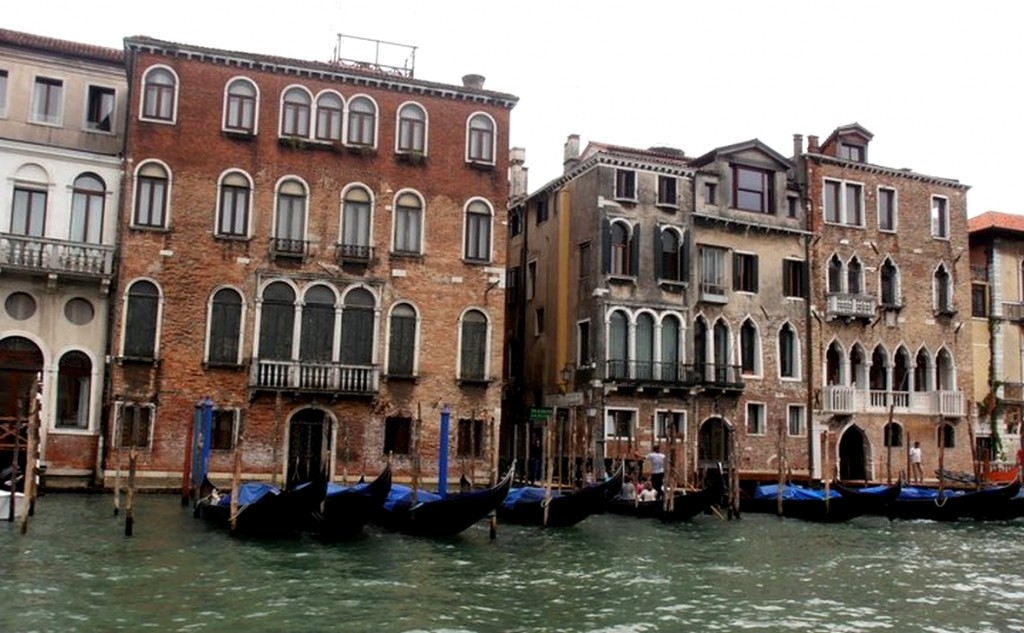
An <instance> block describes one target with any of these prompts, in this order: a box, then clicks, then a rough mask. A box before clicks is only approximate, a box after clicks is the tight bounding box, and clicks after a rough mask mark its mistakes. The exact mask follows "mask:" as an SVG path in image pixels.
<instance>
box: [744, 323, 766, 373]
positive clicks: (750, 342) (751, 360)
mask: <svg viewBox="0 0 1024 633" xmlns="http://www.w3.org/2000/svg"><path fill="white" fill-rule="evenodd" d="M760 345H761V337H760V336H758V334H757V327H756V326H755V325H754V322H753V321H751V320H750V319H747V320H745V321H744V322H743V325H742V326H740V368H741V370H742V371H743V373H744V374H745V375H755V374H759V373H761V372H760V371H759V370H760V363H759V359H760V356H761V353H760V349H759V348H760Z"/></svg>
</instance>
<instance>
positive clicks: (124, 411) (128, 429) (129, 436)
mask: <svg viewBox="0 0 1024 633" xmlns="http://www.w3.org/2000/svg"><path fill="white" fill-rule="evenodd" d="M119 404H120V405H121V406H120V407H119V409H120V413H121V418H120V421H121V437H120V445H121V447H122V448H132V447H137V448H149V437H150V434H151V432H152V429H153V410H154V405H152V404H136V403H128V402H122V403H119Z"/></svg>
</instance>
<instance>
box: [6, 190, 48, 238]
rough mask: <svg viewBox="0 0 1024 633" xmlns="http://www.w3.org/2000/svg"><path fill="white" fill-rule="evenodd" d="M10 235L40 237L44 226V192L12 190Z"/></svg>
mask: <svg viewBox="0 0 1024 633" xmlns="http://www.w3.org/2000/svg"><path fill="white" fill-rule="evenodd" d="M11 211H12V213H11V233H13V234H14V235H27V236H30V237H42V236H43V231H44V230H45V225H46V192H45V191H36V190H35V189H22V188H21V187H15V188H14V206H13V208H12V209H11Z"/></svg>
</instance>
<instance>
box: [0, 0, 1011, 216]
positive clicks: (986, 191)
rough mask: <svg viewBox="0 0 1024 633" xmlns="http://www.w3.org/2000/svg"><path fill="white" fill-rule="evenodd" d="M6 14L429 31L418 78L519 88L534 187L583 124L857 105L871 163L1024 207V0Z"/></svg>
mask: <svg viewBox="0 0 1024 633" xmlns="http://www.w3.org/2000/svg"><path fill="white" fill-rule="evenodd" d="M271 7H274V8H271ZM3 13H4V15H3V21H2V26H3V27H4V28H9V29H14V30H19V31H27V32H30V33H36V34H40V35H47V36H51V37H58V38H63V39H71V40H75V41H80V42H87V43H90V44H99V45H104V46H110V47H115V48H120V47H121V46H122V39H123V38H124V37H125V36H128V35H148V36H151V37H156V38H160V39H166V40H172V41H177V42H182V43H187V44H196V45H202V46H209V47H216V48H225V49H232V50H239V51H246V52H254V53H263V54H271V55H281V56H287V57H296V58H300V59H309V60H318V61H326V60H328V59H330V57H331V55H332V52H333V49H334V45H335V42H336V34H337V33H339V32H341V33H345V34H348V35H358V36H363V37H369V38H374V39H380V40H387V41H393V42H400V43H403V44H408V45H411V46H415V47H417V51H416V77H418V78H420V79H425V80H429V81H440V82H445V83H455V84H459V83H461V77H462V75H464V74H467V73H478V74H481V75H484V76H485V77H486V78H487V82H486V84H485V87H486V88H489V89H492V90H497V91H500V92H507V93H512V94H514V95H517V96H518V97H519V98H520V101H519V105H517V106H516V108H515V109H514V110H513V113H512V130H511V138H510V140H511V144H512V145H513V146H516V147H524V148H526V159H527V166H528V167H529V168H530V189H531V190H534V189H537V188H539V187H540V186H541V185H543V184H544V183H545V182H547V181H548V180H551V179H552V178H555V177H556V176H558V175H559V174H560V173H561V163H562V145H563V143H564V141H565V137H566V136H567V135H569V134H573V133H575V134H579V135H580V137H581V140H582V143H583V144H585V143H586V142H588V141H601V142H606V143H614V144H619V145H628V146H633V147H650V146H653V145H669V146H672V147H677V148H679V149H682V150H684V151H686V153H687V154H689V155H692V156H697V155H700V154H703V153H704V152H706V151H708V150H710V149H713V148H715V147H719V146H723V145H729V144H732V143H736V142H740V141H744V140H748V139H751V138H755V137H756V138H759V139H761V140H762V141H763V142H765V143H767V144H768V145H770V146H772V147H773V148H775V149H776V150H778V151H779V152H781V153H782V154H785V155H787V156H788V155H790V154H791V152H792V137H793V134H794V133H800V134H803V135H804V137H805V138H806V136H807V135H810V134H816V135H818V136H820V137H821V138H822V139H824V138H825V137H826V136H828V134H829V133H831V132H832V130H834V129H835V128H836V127H838V126H840V125H843V124H847V123H853V122H857V123H860V124H861V125H863V126H864V127H866V128H867V129H868V130H870V131H871V132H873V133H874V135H875V138H874V140H873V142H872V144H871V149H870V154H869V159H870V161H871V162H873V163H877V164H881V165H886V166H890V167H898V168H901V167H909V168H911V169H913V170H915V171H918V172H921V173H924V174H928V175H932V176H941V177H944V178H953V179H957V180H959V181H961V182H963V183H966V184H968V185H971V190H970V193H969V195H968V213H969V215H977V214H978V213H981V212H983V211H988V210H999V211H1005V212H1010V213H1021V214H1024V203H1022V202H1021V201H1019V200H1017V199H1016V197H1015V195H1014V194H1015V193H1016V189H1017V188H1018V187H1019V183H1018V180H1017V179H1018V178H1019V177H1020V176H1019V174H1017V172H1016V168H1017V167H1018V166H1019V164H1020V162H1019V161H1018V160H1017V159H1016V155H1017V152H1016V150H1014V149H1013V148H1015V147H1017V146H1018V141H1021V140H1022V137H1024V127H1022V126H1021V125H1020V124H1019V120H1020V117H1021V111H1022V110H1024V108H1022V107H1021V94H1022V93H1024V90H1022V84H1024V72H1022V68H1021V66H1022V61H1024V54H1022V53H1024V37H1021V35H1020V26H1021V24H1022V23H1024V20H1022V17H1024V6H1022V5H1019V4H1018V3H1015V2H998V3H997V2H989V1H974V2H963V1H960V2H951V1H947V0H932V1H918V0H907V1H903V0H901V1H899V2H897V1H895V0H887V1H884V2H876V1H870V0H868V1H858V2H828V1H808V2H802V1H795V0H794V1H778V2H770V1H764V0H762V1H734V2H731V1H722V0H714V1H711V2H700V3H697V2H684V1H670V0H667V1H650V2H644V1H642V0H634V1H633V2H626V1H624V0H617V1H606V0H586V1H579V2H577V1H569V0H544V1H537V0H519V1H518V2H507V1H506V2H488V1H487V0H476V1H475V2H473V1H442V0H430V1H428V0H334V1H329V0H292V1H291V2H274V3H271V2H254V3H242V2H219V1H217V0H203V1H197V0H177V1H176V2H173V3H169V4H164V5H159V4H153V3H150V2H145V3H143V2H115V1H112V0H92V1H90V2H82V1H81V0H51V1H50V2H46V3H43V4H39V3H31V2H8V3H6V6H5V7H4V12H3ZM387 52H388V51H385V53H387ZM382 61H386V60H383V59H382Z"/></svg>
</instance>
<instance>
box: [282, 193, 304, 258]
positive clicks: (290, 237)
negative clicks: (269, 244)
mask: <svg viewBox="0 0 1024 633" xmlns="http://www.w3.org/2000/svg"><path fill="white" fill-rule="evenodd" d="M305 249H306V186H305V185H304V184H302V183H301V182H300V181H298V180H295V179H289V180H285V181H283V182H282V183H281V185H280V186H279V187H278V189H277V222H276V224H275V228H274V251H275V252H276V253H279V254H297V255H301V254H302V253H304V252H305Z"/></svg>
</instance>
